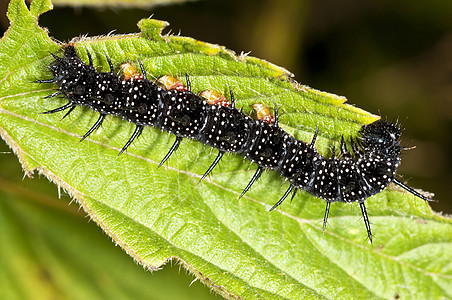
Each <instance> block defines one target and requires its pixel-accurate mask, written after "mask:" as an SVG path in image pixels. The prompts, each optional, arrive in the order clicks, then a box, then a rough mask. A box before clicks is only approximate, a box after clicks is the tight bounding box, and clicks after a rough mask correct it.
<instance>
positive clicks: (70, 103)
mask: <svg viewBox="0 0 452 300" xmlns="http://www.w3.org/2000/svg"><path fill="white" fill-rule="evenodd" d="M72 106H74V104H73V103H72V102H69V103H68V104H66V105H63V106H61V107H58V108H55V109H52V110H48V111H45V112H42V113H41V114H53V113H56V112H59V111H62V110H65V109H67V108H69V107H72Z"/></svg>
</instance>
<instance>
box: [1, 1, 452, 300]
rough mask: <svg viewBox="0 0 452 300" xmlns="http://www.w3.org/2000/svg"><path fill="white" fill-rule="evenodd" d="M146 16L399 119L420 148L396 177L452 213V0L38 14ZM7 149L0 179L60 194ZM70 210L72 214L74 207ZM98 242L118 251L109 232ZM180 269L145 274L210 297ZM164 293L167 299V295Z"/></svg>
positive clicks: (103, 19) (103, 29)
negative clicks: (432, 195)
mask: <svg viewBox="0 0 452 300" xmlns="http://www.w3.org/2000/svg"><path fill="white" fill-rule="evenodd" d="M8 2H9V1H7V0H0V26H1V27H0V33H1V31H5V30H6V29H7V28H8V25H9V21H8V19H7V18H6V13H5V12H6V8H7V4H8ZM150 15H153V17H154V18H156V19H161V20H166V21H168V22H170V23H171V25H170V30H171V32H172V33H173V34H178V33H181V35H184V36H190V37H193V38H196V39H199V40H202V41H207V42H211V43H216V44H220V45H225V46H226V47H227V48H229V49H232V50H235V51H236V52H237V53H240V52H242V51H243V52H251V55H252V56H256V57H259V58H263V59H265V60H267V61H270V62H272V63H275V64H277V65H279V66H282V67H285V68H286V69H288V70H289V71H290V72H292V73H293V74H295V80H297V81H298V82H300V83H302V84H306V85H309V86H311V87H313V88H316V89H319V90H323V91H327V92H331V93H336V94H339V95H343V96H346V97H347V98H348V103H349V104H353V105H356V106H357V107H360V108H363V109H365V110H367V111H369V112H371V113H374V114H379V115H381V116H383V117H387V118H388V119H389V120H396V119H398V120H399V121H400V122H401V123H402V124H403V125H404V128H405V130H404V132H403V137H402V142H403V145H404V146H407V147H410V146H416V149H414V150H411V151H406V152H404V153H403V156H402V158H403V162H402V165H401V167H400V168H399V174H403V177H402V178H403V180H406V181H408V183H409V185H411V186H413V187H416V188H422V189H424V190H426V191H430V192H432V193H435V194H436V196H435V199H437V200H439V202H438V203H433V204H432V206H433V208H434V210H435V211H444V212H446V213H449V214H451V213H452V201H450V197H449V194H450V191H451V190H452V188H451V183H452V160H451V151H450V150H449V149H451V146H452V134H451V132H452V122H451V119H452V101H451V95H452V1H444V0H430V1H425V0H399V1H391V0H386V1H385V0H378V1H377V0H375V1H365V3H364V1H358V0H342V1H336V0H320V1H298V0H278V1H276V0H275V1H268V0H267V1H264V0H262V1H258V0H256V1H236V0H218V1H196V2H188V3H185V4H174V5H168V6H157V7H147V8H145V9H138V8H131V7H127V8H126V7H120V6H114V7H97V8H87V7H67V6H66V7H61V6H57V5H56V7H55V8H54V10H53V11H51V12H48V13H46V14H44V15H42V16H41V18H40V24H41V26H44V27H47V28H48V29H49V32H50V36H52V37H54V38H56V39H58V40H60V41H62V42H67V41H69V40H70V39H72V38H73V37H76V36H80V35H84V34H88V35H89V36H94V35H102V34H107V33H109V32H111V31H112V30H115V32H116V33H130V32H137V31H138V28H137V27H136V23H137V22H138V20H140V19H141V18H147V17H149V16H150ZM3 151H8V148H7V146H6V145H5V144H4V142H3V141H1V140H0V159H1V161H0V162H1V166H2V167H0V173H1V174H0V179H1V178H3V179H5V178H6V180H7V181H5V180H3V182H13V181H14V182H15V183H14V184H11V185H12V186H13V187H14V188H15V189H17V186H22V187H23V188H24V190H26V191H33V192H35V193H36V191H38V190H41V191H43V190H45V192H46V194H48V195H51V196H52V197H55V198H56V196H57V193H56V187H55V185H54V184H53V183H49V182H48V181H47V180H42V179H41V180H39V178H38V177H39V176H35V179H28V178H26V179H22V176H23V172H22V171H21V170H20V167H19V163H18V160H17V158H16V157H15V156H14V155H13V154H12V153H9V154H5V153H2V152H3ZM13 169H14V170H13ZM4 176H6V177H4ZM8 177H14V178H8ZM24 193H26V192H24ZM30 193H32V192H30ZM63 198H64V199H59V200H58V199H57V200H56V201H59V202H63V200H64V201H67V202H69V201H70V200H69V198H68V196H67V195H65V194H63ZM419 201H421V200H419ZM64 206H65V207H67V206H66V203H64ZM69 208H70V209H71V210H72V211H74V212H75V213H77V209H78V205H77V204H75V203H73V204H72V205H71V206H70V207H69ZM69 208H68V209H69ZM78 214H80V215H81V216H80V219H81V220H82V222H83V224H82V225H84V224H85V223H88V219H83V216H84V213H83V212H79V213H78ZM86 225H88V224H86ZM90 225H91V227H92V228H93V230H96V234H97V236H99V239H102V238H101V237H105V235H102V234H101V233H99V232H100V229H98V228H97V226H95V224H94V223H90ZM104 240H105V241H106V243H108V244H109V246H111V247H112V248H114V246H113V243H110V240H109V239H108V238H105V239H104ZM114 251H120V250H119V249H118V248H115V249H114ZM123 255H124V256H125V254H123ZM126 259H127V261H130V258H129V257H127V258H126ZM115 263H117V260H115ZM68 266H69V265H68ZM69 267H70V266H69ZM137 269H141V267H139V266H137ZM165 272H166V273H165ZM184 273H185V272H184V271H179V267H178V266H177V265H173V266H170V265H167V266H165V268H164V269H163V270H162V271H159V272H156V273H153V274H152V275H150V274H151V273H150V272H147V273H146V276H152V278H153V282H156V284H157V285H159V284H161V283H163V282H166V283H169V284H171V287H169V290H168V291H170V290H172V289H177V287H175V286H174V287H173V286H172V284H173V283H172V280H174V279H175V278H180V279H178V280H179V281H180V282H182V283H181V284H182V285H183V286H184V289H182V293H186V292H187V293H188V290H190V292H191V293H192V294H190V295H192V296H187V297H192V298H198V297H199V295H201V294H202V293H203V294H204V296H205V299H209V298H215V294H214V293H210V292H209V291H208V289H207V288H204V287H203V286H202V284H201V283H199V282H195V283H194V284H192V285H190V288H188V286H189V283H190V281H191V280H193V277H192V276H191V275H185V274H184ZM159 276H160V278H161V281H158V280H159V279H158V278H159ZM185 287H187V288H185ZM165 291H166V290H164V289H163V292H164V295H165V296H163V297H164V298H163V299H165V298H167V296H168V294H165V293H166V292H165ZM197 291H199V292H197ZM155 293H157V291H155ZM193 293H198V294H196V296H193V295H195V294H193ZM216 298H220V297H216ZM153 299H160V298H158V297H157V296H155V297H154V298H153Z"/></svg>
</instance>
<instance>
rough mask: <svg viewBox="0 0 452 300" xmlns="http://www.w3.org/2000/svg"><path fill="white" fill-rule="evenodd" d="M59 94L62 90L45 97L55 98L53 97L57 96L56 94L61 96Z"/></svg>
mask: <svg viewBox="0 0 452 300" xmlns="http://www.w3.org/2000/svg"><path fill="white" fill-rule="evenodd" d="M59 95H61V92H60V91H58V92H55V93H53V94H51V95H47V96H45V97H44V99H49V98H53V97H56V96H59Z"/></svg>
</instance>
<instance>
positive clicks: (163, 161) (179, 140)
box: [157, 136, 182, 169]
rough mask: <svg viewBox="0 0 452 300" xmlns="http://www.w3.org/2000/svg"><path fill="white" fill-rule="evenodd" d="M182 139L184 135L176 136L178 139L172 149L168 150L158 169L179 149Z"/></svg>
mask: <svg viewBox="0 0 452 300" xmlns="http://www.w3.org/2000/svg"><path fill="white" fill-rule="evenodd" d="M181 141H182V137H180V136H176V140H175V141H174V144H173V145H172V146H171V149H170V150H169V151H168V153H167V154H166V155H165V157H164V158H163V159H162V161H161V162H160V164H159V165H158V167H157V169H158V168H160V167H161V166H162V165H163V164H164V163H165V161H166V160H167V159H168V158H169V157H170V156H171V154H173V152H174V151H176V150H177V148H179V145H180V142H181Z"/></svg>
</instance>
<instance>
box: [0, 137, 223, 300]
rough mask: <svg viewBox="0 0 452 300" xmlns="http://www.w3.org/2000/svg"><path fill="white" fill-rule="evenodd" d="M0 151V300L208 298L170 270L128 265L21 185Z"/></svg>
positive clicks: (32, 186) (93, 231) (58, 204)
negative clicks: (153, 271) (152, 269)
mask: <svg viewBox="0 0 452 300" xmlns="http://www.w3.org/2000/svg"><path fill="white" fill-rule="evenodd" d="M4 150H7V149H6V145H5V144H4V143H3V141H0V151H1V152H0V157H1V160H0V199H1V200H0V270H1V272H0V274H1V280H0V296H1V298H2V299H8V300H13V299H34V300H39V299H162V300H164V299H212V295H211V294H210V293H209V290H207V289H206V288H205V287H204V286H203V285H202V284H201V283H199V282H194V283H190V282H191V281H192V280H193V279H192V278H190V277H191V276H188V274H184V272H180V271H179V266H178V265H177V264H175V265H174V266H173V267H171V266H169V265H168V266H165V268H164V269H163V270H161V271H159V272H157V273H151V272H147V271H146V270H143V268H142V267H141V266H139V265H137V264H134V263H132V262H131V260H130V257H129V256H127V255H126V254H125V253H124V252H123V251H121V249H120V248H119V247H115V245H114V244H113V243H111V241H110V240H109V239H107V238H102V235H103V234H102V232H101V230H99V228H98V227H97V226H96V225H95V224H94V223H93V222H88V221H89V220H87V218H85V217H84V215H85V213H84V212H83V211H80V210H78V208H77V207H78V205H77V204H76V203H72V205H70V206H68V204H67V203H66V202H65V201H62V199H58V198H56V197H55V194H56V191H55V188H54V187H53V186H52V187H51V188H50V189H48V187H49V185H48V184H47V185H46V183H47V180H45V179H43V180H25V181H24V180H23V179H22V177H23V174H22V173H23V172H22V169H21V168H20V166H19V164H18V163H17V160H16V159H15V157H13V156H14V155H13V154H12V153H6V151H5V152H4ZM9 157H11V158H14V160H12V159H8V158H9ZM43 184H44V185H43ZM46 188H47V189H46ZM63 198H64V199H65V200H67V199H68V197H67V196H63ZM103 236H105V235H103ZM178 273H179V274H178ZM189 285H190V287H189ZM217 298H218V299H219V297H217Z"/></svg>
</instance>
